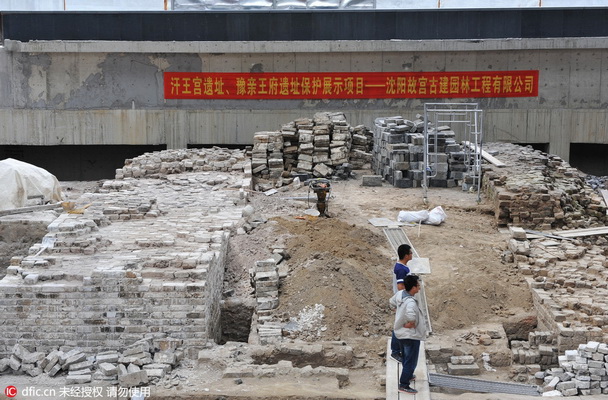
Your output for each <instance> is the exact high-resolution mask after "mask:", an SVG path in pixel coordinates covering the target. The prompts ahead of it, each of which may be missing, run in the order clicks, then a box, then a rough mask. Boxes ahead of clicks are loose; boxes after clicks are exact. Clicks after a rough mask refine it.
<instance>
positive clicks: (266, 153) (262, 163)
mask: <svg viewBox="0 0 608 400" xmlns="http://www.w3.org/2000/svg"><path fill="white" fill-rule="evenodd" d="M251 168H252V172H253V173H255V174H258V175H260V176H261V177H262V178H263V179H272V180H279V179H280V178H281V176H282V174H283V168H284V166H283V135H282V134H281V132H278V131H276V132H257V133H256V134H255V135H254V137H253V150H252V152H251Z"/></svg>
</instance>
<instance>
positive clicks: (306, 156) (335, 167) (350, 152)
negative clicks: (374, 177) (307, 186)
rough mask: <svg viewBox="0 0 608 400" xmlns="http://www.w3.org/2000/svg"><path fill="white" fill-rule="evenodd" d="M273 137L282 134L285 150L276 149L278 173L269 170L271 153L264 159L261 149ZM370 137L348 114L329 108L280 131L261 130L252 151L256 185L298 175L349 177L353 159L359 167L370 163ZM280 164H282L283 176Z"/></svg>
mask: <svg viewBox="0 0 608 400" xmlns="http://www.w3.org/2000/svg"><path fill="white" fill-rule="evenodd" d="M271 137H280V138H281V140H282V141H283V142H282V154H279V152H276V153H275V154H274V156H273V160H274V162H275V166H276V171H275V173H274V174H266V173H265V171H266V168H270V165H269V163H270V160H271V159H270V158H268V157H267V158H266V160H265V161H264V158H263V157H262V155H263V154H262V150H261V149H268V143H267V142H268V141H271V142H272V140H271V139H270V138H271ZM369 137H370V135H369V133H368V131H367V129H366V128H365V127H364V126H363V125H360V126H357V127H355V128H353V127H352V126H351V125H350V124H349V123H348V121H347V120H346V117H345V116H344V114H342V113H329V112H322V113H317V114H315V115H314V117H313V118H298V119H296V120H294V121H292V122H290V123H287V124H284V125H283V126H282V127H281V130H280V131H277V132H270V133H269V132H258V133H256V134H254V145H253V152H252V164H253V165H252V167H253V174H254V176H255V177H256V189H257V190H262V191H266V190H270V189H272V188H276V187H281V186H283V185H288V184H290V183H291V182H292V180H293V178H294V177H296V176H297V177H300V178H301V180H304V179H308V178H310V177H317V178H329V177H337V178H339V179H345V178H348V177H349V176H350V170H351V169H352V168H353V166H351V165H350V164H349V162H351V161H352V162H353V163H355V167H357V168H363V167H365V166H367V165H369V162H370V160H371V155H370V154H369V149H370V145H371V141H370V140H369ZM353 140H356V143H357V144H356V146H353ZM278 141H279V140H278V139H277V143H278ZM277 146H278V144H277ZM266 151H268V150H266ZM366 151H367V152H366ZM279 156H280V157H281V158H280V160H279ZM264 163H265V164H264ZM264 165H265V166H264ZM279 166H280V167H281V168H282V170H281V174H280V176H279Z"/></svg>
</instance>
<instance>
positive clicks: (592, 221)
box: [482, 143, 608, 230]
mask: <svg viewBox="0 0 608 400" xmlns="http://www.w3.org/2000/svg"><path fill="white" fill-rule="evenodd" d="M485 150H486V151H490V152H495V153H497V155H496V156H497V158H498V159H499V160H500V161H502V162H503V163H505V164H507V167H504V168H496V167H492V166H487V169H488V170H487V171H486V172H485V173H484V176H483V181H482V184H483V187H484V191H485V192H486V194H487V195H488V197H489V198H490V199H491V200H492V201H493V202H494V207H495V215H496V222H497V223H498V224H499V225H502V226H505V225H511V224H512V225H516V226H521V227H525V228H529V229H535V230H550V229H554V228H565V227H567V228H569V229H576V228H588V227H590V226H593V225H605V224H606V223H608V216H607V215H606V206H605V205H604V203H603V200H602V198H601V197H600V196H599V195H598V194H597V193H595V192H594V191H593V189H591V188H590V187H588V186H587V185H586V183H585V181H584V179H583V177H582V176H581V174H580V172H579V171H578V170H576V169H575V168H572V167H570V165H569V164H568V163H567V162H565V161H564V160H562V159H561V158H560V157H557V156H554V155H549V154H546V153H543V152H540V151H537V150H532V149H529V148H522V147H521V146H517V145H513V144H509V143H490V144H487V145H486V146H485ZM490 168H491V169H490Z"/></svg>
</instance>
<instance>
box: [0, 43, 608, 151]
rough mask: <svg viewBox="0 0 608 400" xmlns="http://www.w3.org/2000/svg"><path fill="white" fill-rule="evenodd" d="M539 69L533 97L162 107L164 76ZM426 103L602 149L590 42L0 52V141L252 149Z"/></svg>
mask: <svg viewBox="0 0 608 400" xmlns="http://www.w3.org/2000/svg"><path fill="white" fill-rule="evenodd" d="M252 69H255V70H262V71H264V72H275V71H276V72H317V71H323V72H332V71H335V72H377V71H382V72H389V71H399V72H407V71H413V72H418V71H424V72H434V71H484V70H520V69H538V70H539V71H540V78H539V79H540V84H539V96H538V97H534V98H488V99H474V98H473V99H456V100H450V99H426V100H425V99H421V100H418V99H369V100H306V101H300V100H271V101H261V100H165V99H164V98H163V86H162V83H163V80H162V79H163V75H162V74H163V72H165V71H182V72H187V71H189V72H197V71H208V72H249V71H251V70H252ZM425 102H478V103H479V104H480V107H481V108H482V109H483V110H484V112H485V115H484V135H485V136H484V138H485V140H486V141H508V142H516V143H549V151H550V152H551V153H554V154H557V155H560V156H562V157H564V158H565V159H568V158H569V146H570V143H571V142H576V143H602V144H608V113H606V107H607V106H608V49H607V48H606V47H605V40H604V39H600V38H579V39H570V38H561V39H505V40H476V41H467V40H438V41H425V42H421V41H407V40H405V41H367V42H365V41H361V42H359V41H342V42H341V41H336V42H331V41H321V42H230V43H228V42H177V43H175V42H173V43H170V42H64V41H52V42H44V41H42V42H40V41H39V42H35V41H34V42H27V43H24V42H15V41H10V40H6V41H5V48H1V49H0V130H1V131H2V132H3V135H2V136H0V145H16V144H19V145H60V144H83V145H91V144H152V145H158V144H166V145H167V146H168V147H169V148H182V147H186V146H187V145H188V144H251V143H252V139H253V133H254V132H256V131H261V130H275V129H278V128H279V126H280V125H281V124H282V123H285V122H288V121H291V120H293V119H295V118H297V117H300V116H312V115H313V114H314V113H315V112H317V111H343V112H344V113H345V114H346V117H347V119H348V121H350V122H351V124H353V125H356V124H365V125H366V126H368V127H371V126H373V120H374V119H375V118H376V117H379V116H390V115H395V114H400V115H403V116H404V117H406V118H408V117H411V118H413V117H414V116H415V114H416V113H422V112H423V109H424V103H425Z"/></svg>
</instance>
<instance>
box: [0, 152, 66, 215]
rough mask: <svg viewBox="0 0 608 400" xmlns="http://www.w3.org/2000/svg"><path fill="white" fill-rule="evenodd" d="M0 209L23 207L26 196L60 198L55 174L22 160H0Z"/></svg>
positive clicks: (55, 200)
mask: <svg viewBox="0 0 608 400" xmlns="http://www.w3.org/2000/svg"><path fill="white" fill-rule="evenodd" d="M0 188H2V189H1V190H0V211H2V210H12V209H14V208H20V207H25V206H26V205H27V200H28V197H30V198H33V197H39V196H42V199H43V202H44V203H47V202H53V203H56V202H59V201H61V200H62V197H63V195H62V193H61V185H60V184H59V181H58V180H57V178H55V175H53V174H51V173H50V172H48V171H46V170H45V169H42V168H39V167H36V166H35V165H32V164H28V163H25V162H23V161H19V160H15V159H12V158H7V159H6V160H2V161H0Z"/></svg>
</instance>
